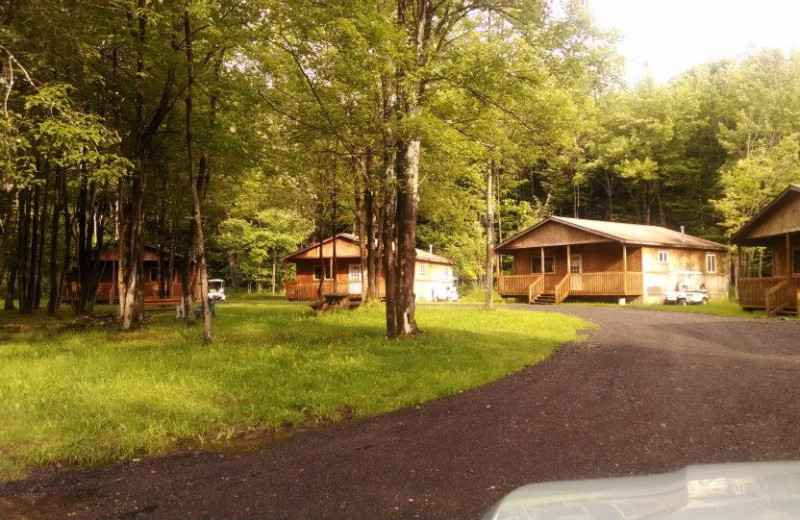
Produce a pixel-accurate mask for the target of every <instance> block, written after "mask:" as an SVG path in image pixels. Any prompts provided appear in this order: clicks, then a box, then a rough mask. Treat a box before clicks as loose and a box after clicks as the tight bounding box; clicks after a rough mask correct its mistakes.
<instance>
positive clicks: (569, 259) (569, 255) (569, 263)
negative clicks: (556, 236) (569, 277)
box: [567, 244, 572, 274]
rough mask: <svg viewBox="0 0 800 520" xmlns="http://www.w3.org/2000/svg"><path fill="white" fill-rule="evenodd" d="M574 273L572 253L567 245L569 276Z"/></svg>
mask: <svg viewBox="0 0 800 520" xmlns="http://www.w3.org/2000/svg"><path fill="white" fill-rule="evenodd" d="M570 273H572V251H570V247H569V244H567V274H570Z"/></svg>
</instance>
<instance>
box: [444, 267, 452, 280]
mask: <svg viewBox="0 0 800 520" xmlns="http://www.w3.org/2000/svg"><path fill="white" fill-rule="evenodd" d="M452 277H453V271H452V270H451V269H450V268H449V267H445V268H444V278H445V280H449V279H450V278H452Z"/></svg>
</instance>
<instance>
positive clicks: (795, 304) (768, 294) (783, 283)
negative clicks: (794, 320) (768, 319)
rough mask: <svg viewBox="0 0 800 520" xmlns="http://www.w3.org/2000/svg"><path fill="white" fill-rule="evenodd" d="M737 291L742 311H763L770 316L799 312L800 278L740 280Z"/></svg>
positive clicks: (781, 277)
mask: <svg viewBox="0 0 800 520" xmlns="http://www.w3.org/2000/svg"><path fill="white" fill-rule="evenodd" d="M738 290H739V305H741V306H742V308H743V309H764V310H765V311H766V312H767V314H769V315H770V316H772V315H775V314H778V313H781V312H791V313H793V314H797V313H798V311H799V310H800V278H793V277H787V276H777V277H773V278H740V279H739V288H738Z"/></svg>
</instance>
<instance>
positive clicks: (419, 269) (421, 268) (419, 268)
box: [417, 263, 428, 276]
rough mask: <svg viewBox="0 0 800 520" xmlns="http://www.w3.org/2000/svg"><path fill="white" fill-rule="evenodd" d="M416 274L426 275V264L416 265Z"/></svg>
mask: <svg viewBox="0 0 800 520" xmlns="http://www.w3.org/2000/svg"><path fill="white" fill-rule="evenodd" d="M417 272H418V273H419V274H420V275H422V276H425V275H426V274H428V264H421V263H420V264H417Z"/></svg>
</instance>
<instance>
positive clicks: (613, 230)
mask: <svg viewBox="0 0 800 520" xmlns="http://www.w3.org/2000/svg"><path fill="white" fill-rule="evenodd" d="M552 222H554V223H557V224H561V225H564V226H568V227H571V228H574V229H578V230H581V231H584V232H588V233H590V234H592V235H596V236H600V237H603V238H606V239H608V240H609V241H612V242H619V243H621V244H626V245H639V246H656V247H673V248H689V249H718V250H724V249H726V247H725V245H723V244H719V243H717V242H712V241H711V240H706V239H704V238H700V237H695V236H692V235H687V234H686V233H681V232H680V231H673V230H671V229H667V228H663V227H659V226H645V225H642V224H626V223H623V222H606V221H604V220H588V219H582V218H569V217H556V216H552V217H548V218H546V219H544V220H542V221H541V222H539V223H537V224H534V225H533V226H531V227H529V228H528V229H525V230H523V231H521V232H519V233H517V234H516V235H514V236H513V237H511V238H509V239H508V240H506V241H504V242H503V243H501V244H499V245H498V246H497V247H495V251H499V250H501V249H504V248H506V247H507V246H508V245H509V244H511V243H513V242H514V241H516V240H517V239H519V238H520V237H522V236H524V235H526V234H528V233H530V232H531V231H533V230H535V229H537V228H539V227H541V226H544V225H545V224H548V223H552Z"/></svg>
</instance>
